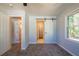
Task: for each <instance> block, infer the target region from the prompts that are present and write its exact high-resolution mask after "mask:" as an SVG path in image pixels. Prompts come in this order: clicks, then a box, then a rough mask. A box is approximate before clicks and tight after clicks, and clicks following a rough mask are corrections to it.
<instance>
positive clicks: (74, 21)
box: [67, 13, 79, 40]
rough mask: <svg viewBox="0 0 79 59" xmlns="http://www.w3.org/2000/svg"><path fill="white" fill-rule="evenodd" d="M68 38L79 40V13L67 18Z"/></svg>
mask: <svg viewBox="0 0 79 59" xmlns="http://www.w3.org/2000/svg"><path fill="white" fill-rule="evenodd" d="M67 38H69V39H76V40H79V13H76V14H74V15H70V16H68V17H67Z"/></svg>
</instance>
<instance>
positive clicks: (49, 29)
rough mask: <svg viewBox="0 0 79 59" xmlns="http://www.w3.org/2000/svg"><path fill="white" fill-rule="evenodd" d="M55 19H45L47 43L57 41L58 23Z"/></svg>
mask: <svg viewBox="0 0 79 59" xmlns="http://www.w3.org/2000/svg"><path fill="white" fill-rule="evenodd" d="M55 23H56V22H55V20H53V21H52V20H46V21H45V43H55V42H56V40H55V39H56V35H55V34H56V24H55Z"/></svg>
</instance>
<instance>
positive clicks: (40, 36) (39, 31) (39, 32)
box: [36, 18, 44, 44]
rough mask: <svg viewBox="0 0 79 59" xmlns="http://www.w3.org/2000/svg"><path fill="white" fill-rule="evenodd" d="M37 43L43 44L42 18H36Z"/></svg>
mask: <svg viewBox="0 0 79 59" xmlns="http://www.w3.org/2000/svg"><path fill="white" fill-rule="evenodd" d="M36 32H37V44H44V19H43V18H40V19H39V18H37V19H36Z"/></svg>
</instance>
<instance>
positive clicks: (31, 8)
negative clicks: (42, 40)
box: [0, 3, 62, 16]
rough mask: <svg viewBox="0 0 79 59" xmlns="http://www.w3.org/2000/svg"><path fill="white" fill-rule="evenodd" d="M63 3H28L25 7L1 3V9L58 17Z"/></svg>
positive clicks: (17, 4)
mask: <svg viewBox="0 0 79 59" xmlns="http://www.w3.org/2000/svg"><path fill="white" fill-rule="evenodd" d="M61 6H62V3H28V4H27V6H25V7H24V6H23V4H22V3H0V9H4V10H16V9H17V10H25V11H26V13H27V14H28V15H35V16H36V15H41V16H47V15H48V16H49V15H56V14H57V13H58V10H59V8H60V7H61Z"/></svg>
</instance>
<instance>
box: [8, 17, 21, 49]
mask: <svg viewBox="0 0 79 59" xmlns="http://www.w3.org/2000/svg"><path fill="white" fill-rule="evenodd" d="M13 17H16V18H18V22H19V20H21V21H22V17H21V16H9V30H10V32H9V34H10V39H12V37H13V36H12V33H11V31H12V28H11V25H12V24H11V22H12V21H11V19H12V18H13ZM19 41H20V44H19V47H20V49H21V44H22V43H21V42H22V30H21V31H20V27H19ZM10 42H11V41H10ZM11 47H12V43H11Z"/></svg>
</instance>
